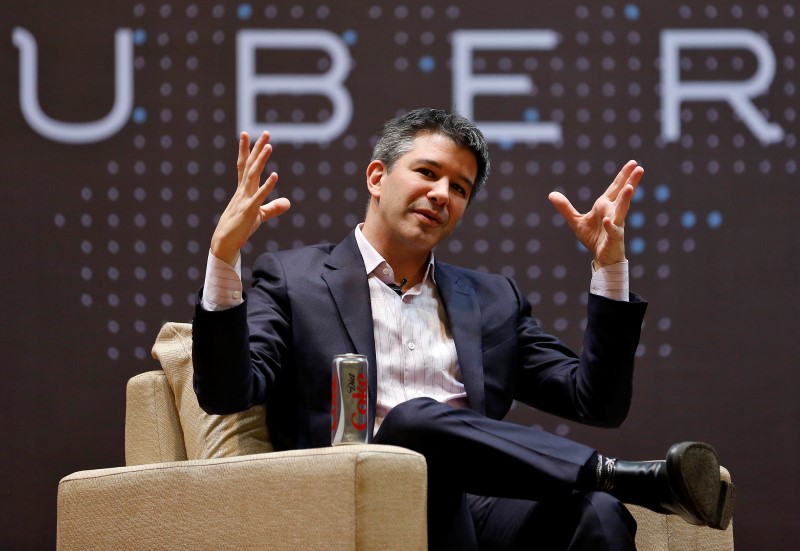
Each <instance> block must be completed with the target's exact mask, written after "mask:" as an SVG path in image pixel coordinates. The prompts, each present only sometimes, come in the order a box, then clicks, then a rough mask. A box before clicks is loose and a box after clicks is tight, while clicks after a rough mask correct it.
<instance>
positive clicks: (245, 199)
mask: <svg viewBox="0 0 800 551" xmlns="http://www.w3.org/2000/svg"><path fill="white" fill-rule="evenodd" d="M271 154H272V146H271V145H270V144H269V132H266V131H265V132H263V133H262V134H261V136H260V137H259V138H258V140H257V141H256V143H255V145H253V150H252V151H251V150H250V136H248V135H247V132H242V134H241V136H240V138H239V158H238V159H237V161H236V168H237V170H238V173H239V183H238V185H237V188H236V193H234V194H233V197H232V198H231V200H230V202H229V203H228V206H227V207H225V210H224V211H223V213H222V216H220V219H219V223H218V224H217V228H216V229H215V230H214V235H213V236H212V238H211V253H212V254H213V255H214V256H216V257H217V258H219V259H220V260H223V261H225V262H227V263H228V264H230V265H231V266H233V265H234V264H236V260H237V259H238V258H239V254H240V253H239V251H240V250H241V248H242V247H243V246H244V244H245V243H246V242H247V240H248V239H249V238H250V236H251V235H253V233H255V231H256V230H257V229H258V227H259V226H260V225H261V224H263V223H264V222H266V221H267V220H269V219H270V218H273V217H275V216H280V215H281V214H283V213H284V212H286V211H287V210H289V207H290V206H291V204H290V203H289V200H288V199H286V198H285V197H279V198H278V199H275V200H273V201H270V202H269V203H267V204H266V205H265V204H264V201H266V200H267V196H268V195H269V194H270V193H271V192H272V189H273V188H274V187H275V184H276V182H277V181H278V174H277V173H275V172H273V173H271V174H270V175H269V177H268V178H267V179H266V181H265V182H264V183H263V184H261V185H259V180H260V178H261V173H262V172H263V171H264V167H265V166H266V164H267V160H268V159H269V156H270V155H271Z"/></svg>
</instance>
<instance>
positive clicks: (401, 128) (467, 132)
mask: <svg viewBox="0 0 800 551" xmlns="http://www.w3.org/2000/svg"><path fill="white" fill-rule="evenodd" d="M423 132H431V133H434V134H441V135H442V136H445V137H447V138H450V139H451V140H453V142H454V143H455V144H456V145H457V146H458V147H460V148H463V149H468V150H469V151H471V152H472V154H473V155H474V156H475V160H476V161H477V164H478V174H477V175H476V176H475V182H474V184H473V189H472V193H471V194H470V200H471V199H472V198H473V197H475V194H476V193H477V192H479V191H480V190H481V188H483V186H484V185H485V184H486V179H487V178H488V177H489V166H490V163H489V147H488V146H487V145H486V140H485V139H484V137H483V134H482V133H481V131H480V130H478V127H477V126H475V124H474V123H473V122H472V121H470V120H468V119H466V118H464V117H462V116H461V115H457V114H455V113H452V112H450V111H445V110H443V109H433V108H429V107H426V108H422V109H415V110H413V111H409V112H408V113H406V114H405V115H401V116H399V117H397V118H394V119H392V120H390V121H388V122H387V123H386V124H385V125H384V126H383V130H381V134H380V137H379V138H378V142H377V143H376V144H375V148H374V149H373V150H372V160H373V161H381V162H382V163H383V164H385V165H386V168H387V169H388V170H391V169H392V168H393V167H394V165H395V163H396V162H397V160H398V159H399V158H400V157H402V156H403V155H405V154H406V153H408V152H409V151H411V149H412V147H413V142H414V138H416V137H417V135H418V134H420V133H423Z"/></svg>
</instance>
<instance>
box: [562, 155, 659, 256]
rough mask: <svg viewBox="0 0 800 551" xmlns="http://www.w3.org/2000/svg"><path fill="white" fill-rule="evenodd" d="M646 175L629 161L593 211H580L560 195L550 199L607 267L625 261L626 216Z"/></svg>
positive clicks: (582, 241)
mask: <svg viewBox="0 0 800 551" xmlns="http://www.w3.org/2000/svg"><path fill="white" fill-rule="evenodd" d="M643 174H644V169H643V168H642V167H640V166H638V165H637V163H636V161H628V162H627V163H626V164H625V165H624V166H623V167H622V170H620V172H619V174H617V176H616V178H614V181H613V182H611V185H610V186H609V187H608V189H607V190H606V191H605V193H603V195H601V196H600V197H599V198H598V199H597V201H595V203H594V205H592V208H591V210H589V212H586V213H584V214H581V213H580V212H578V211H577V210H576V209H575V207H573V206H572V203H570V202H569V200H568V199H567V198H566V197H565V196H564V195H563V194H561V193H558V192H553V193H551V194H550V196H549V199H550V202H551V203H552V204H553V206H554V207H555V208H556V210H557V211H558V212H559V213H560V214H561V215H562V216H563V217H564V219H565V220H566V221H567V224H569V227H570V228H572V231H573V232H574V233H575V237H576V238H577V239H578V241H580V242H581V244H583V246H584V247H586V248H587V249H588V250H589V251H590V252H591V253H592V254H593V255H594V259H595V261H596V262H597V263H598V264H599V265H600V266H604V265H607V264H614V263H617V262H622V261H623V260H625V239H624V236H625V230H624V228H625V217H626V216H627V215H628V209H629V208H630V203H631V199H632V198H633V194H634V193H635V191H636V187H637V186H638V185H639V181H640V180H641V178H642V175H643Z"/></svg>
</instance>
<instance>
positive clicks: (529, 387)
mask: <svg viewBox="0 0 800 551" xmlns="http://www.w3.org/2000/svg"><path fill="white" fill-rule="evenodd" d="M268 142H269V134H268V133H267V132H264V133H263V134H262V135H261V136H260V137H259V138H258V140H257V141H256V142H255V144H254V145H253V147H252V150H251V148H250V141H249V137H248V136H247V134H242V136H241V141H240V144H239V159H238V164H237V168H238V187H237V189H236V192H235V193H234V195H233V198H232V199H231V201H230V203H229V204H228V206H227V208H226V209H225V211H224V212H223V214H222V216H221V218H220V220H219V223H218V225H217V228H216V230H215V232H214V235H213V237H212V240H211V248H210V254H209V260H208V268H207V274H206V283H205V286H204V289H203V290H202V291H201V293H200V295H199V297H198V304H197V307H196V312H195V318H194V325H193V335H194V349H193V357H194V366H195V374H194V384H195V391H196V393H197V397H198V400H199V402H200V405H201V406H202V407H203V408H204V409H205V410H206V411H208V412H210V413H218V414H224V413H230V412H235V411H240V410H244V409H246V408H249V407H251V406H253V405H255V404H260V403H266V406H267V412H268V413H267V419H268V423H269V430H270V434H271V436H272V440H273V444H274V446H275V449H278V450H285V449H297V448H307V447H319V446H327V445H330V427H331V417H330V415H331V406H330V397H331V386H330V384H331V383H330V381H331V378H330V372H331V361H332V359H333V357H334V356H335V355H338V354H343V353H357V354H362V355H364V356H366V357H367V358H368V359H369V375H370V376H369V389H368V401H369V412H370V418H369V428H368V430H369V434H370V435H371V441H372V442H375V443H383V444H393V445H399V446H404V447H407V448H410V449H412V450H416V451H418V452H419V453H421V454H423V455H424V456H425V458H426V461H427V463H428V483H429V498H428V499H429V505H428V516H429V519H428V537H429V543H430V548H431V549H434V550H436V549H460V550H463V549H478V548H481V549H517V548H529V549H533V548H536V549H571V550H575V549H591V550H602V549H609V550H612V549H613V550H620V549H634V548H635V547H634V536H635V531H636V526H635V522H634V521H633V519H632V517H631V516H630V514H629V513H628V512H627V510H626V509H625V507H624V506H622V505H621V502H627V503H635V504H639V505H643V506H645V507H648V508H650V509H653V510H656V511H660V512H664V513H673V514H678V515H680V516H681V517H682V518H683V519H685V520H686V521H687V522H690V523H693V524H698V525H709V526H712V527H715V528H724V527H725V526H726V525H727V523H728V522H729V520H730V514H731V507H730V506H727V501H729V500H731V499H732V494H733V492H732V490H733V489H732V488H731V487H729V486H728V485H726V484H723V483H721V482H720V479H719V463H718V460H717V456H716V454H715V452H714V450H713V449H712V448H711V447H710V446H708V445H706V444H702V443H682V444H677V445H675V446H673V447H672V448H671V449H670V450H669V451H668V454H667V458H666V460H665V461H653V462H635V461H622V460H617V459H615V458H611V457H607V456H604V455H601V454H600V453H598V452H597V451H596V450H594V449H592V448H590V447H588V446H585V445H583V444H579V443H577V442H573V441H570V440H568V439H565V438H561V437H559V436H556V435H553V434H549V433H547V432H545V431H542V430H537V429H533V428H529V427H523V426H519V425H516V424H512V423H508V422H504V421H502V420H501V419H502V418H503V417H504V416H505V415H506V413H508V410H509V408H510V407H511V403H512V401H513V400H514V399H516V400H519V401H521V402H524V403H526V404H529V405H531V406H533V407H535V408H538V409H541V410H544V411H547V412H550V413H553V414H556V415H560V416H562V417H565V418H567V419H571V420H575V421H579V422H581V423H586V424H590V425H595V426H606V427H616V426H618V425H619V424H620V423H622V421H623V420H624V419H625V417H626V415H627V412H628V409H629V405H630V401H631V392H632V376H633V360H634V353H635V351H636V347H637V345H638V340H639V333H640V328H641V324H642V320H643V317H644V311H645V308H646V303H645V302H644V301H643V300H642V299H641V298H640V297H639V296H637V295H635V294H632V293H629V291H628V271H627V261H626V258H625V246H624V229H623V226H624V221H625V217H626V215H627V212H628V208H629V206H630V202H631V198H632V197H633V194H634V192H635V190H636V187H637V185H638V184H639V181H640V179H641V177H642V174H643V172H644V170H643V169H642V168H641V167H640V166H638V165H637V163H636V162H635V161H630V162H628V163H626V164H625V165H624V166H623V167H622V169H621V171H620V172H619V174H618V175H617V176H616V178H615V179H614V181H613V182H612V183H611V185H610V186H609V187H608V189H607V190H606V192H605V193H604V194H603V195H602V196H601V197H600V198H599V199H598V200H597V201H596V202H595V204H594V206H593V208H592V209H591V210H590V211H589V212H588V213H585V214H581V213H579V212H577V211H576V210H575V209H574V208H573V206H572V205H571V204H570V202H569V201H568V200H567V199H566V197H564V196H563V195H561V194H559V193H552V194H551V195H550V201H551V202H552V203H553V205H554V206H555V208H556V209H557V211H558V212H559V213H560V214H561V215H563V216H564V217H565V218H566V220H567V222H568V224H569V226H570V227H571V228H572V230H573V231H574V232H575V235H576V236H577V238H578V239H579V241H580V242H581V243H582V244H583V245H584V246H586V248H587V249H588V250H589V251H590V252H591V253H592V254H593V266H592V272H593V275H592V282H591V293H590V296H589V301H588V317H587V327H586V332H585V336H584V346H583V350H582V352H581V353H580V354H576V353H574V352H572V351H571V350H570V349H569V348H568V347H567V346H566V345H564V344H563V343H561V342H560V341H559V340H558V339H556V338H555V337H552V336H550V335H547V334H546V333H544V332H543V330H542V329H541V328H540V327H539V325H538V324H537V323H536V322H535V321H534V320H533V319H532V317H531V305H530V304H529V303H528V301H527V300H526V299H525V297H524V295H523V294H522V293H521V292H520V290H519V289H518V287H517V285H516V284H515V283H514V281H512V280H511V279H509V278H506V277H502V276H498V275H489V274H483V273H479V272H476V271H472V270H468V269H464V268H460V267H457V266H452V265H448V264H446V263H444V262H440V261H438V260H435V259H434V252H433V250H434V247H435V246H436V245H437V244H438V243H439V242H440V241H441V240H442V239H444V238H445V237H446V236H448V235H449V234H450V233H451V232H452V231H453V230H454V229H455V228H456V226H457V225H458V223H459V221H460V220H461V218H462V216H463V215H464V212H465V210H466V208H467V207H468V205H469V202H470V199H471V198H473V197H474V196H475V194H476V193H477V192H478V191H479V190H480V189H481V187H482V186H483V185H484V184H485V182H486V179H487V176H488V173H489V154H488V148H487V146H486V143H485V141H484V139H483V136H482V134H481V133H480V131H479V130H478V129H477V128H476V127H475V125H474V124H472V123H471V122H470V121H468V120H466V119H464V118H463V117H460V116H458V115H455V114H453V113H449V112H446V111H442V110H437V109H419V110H415V111H412V112H410V113H408V114H406V115H403V116H401V117H398V118H396V119H393V120H391V121H389V122H387V123H386V125H385V126H384V128H383V131H382V133H381V136H380V139H379V141H378V142H377V144H376V146H375V149H374V151H373V155H372V161H371V162H370V163H369V165H368V166H367V169H366V185H367V190H368V192H369V195H370V198H369V205H368V208H367V213H366V217H365V220H364V222H363V223H362V224H359V225H358V226H357V227H356V228H354V229H353V231H352V232H350V233H349V234H348V235H347V236H346V237H345V239H344V240H343V241H342V242H341V243H339V244H338V245H331V244H324V245H317V246H312V247H303V248H300V249H295V250H288V251H282V252H278V253H274V254H273V253H268V254H264V255H262V256H261V257H259V258H258V260H257V261H256V263H255V267H254V269H253V280H254V281H253V288H252V290H250V291H249V292H248V293H247V296H245V295H244V294H243V293H242V283H241V276H240V268H239V266H240V262H241V257H240V250H241V248H242V246H243V245H244V244H245V243H246V241H247V240H248V239H249V238H250V236H251V235H252V234H253V232H255V231H256V230H257V229H258V228H259V226H260V225H261V224H262V223H263V222H265V221H266V220H268V219H269V218H271V217H273V216H279V215H280V214H282V213H284V212H285V211H286V210H287V209H288V208H289V201H288V200H286V199H285V198H278V199H275V200H273V201H270V202H268V203H266V204H265V202H266V200H267V196H268V195H269V193H270V192H271V191H272V189H273V187H274V186H275V183H276V182H277V179H278V176H277V174H275V173H272V174H270V175H269V177H268V178H267V179H266V181H265V182H264V183H263V184H261V173H262V172H263V170H264V167H265V166H266V162H267V159H268V158H269V156H270V154H271V152H272V147H271V146H270V145H269V143H268Z"/></svg>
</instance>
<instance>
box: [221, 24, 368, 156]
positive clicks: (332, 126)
mask: <svg viewBox="0 0 800 551" xmlns="http://www.w3.org/2000/svg"><path fill="white" fill-rule="evenodd" d="M258 49H275V50H280V49H284V50H288V49H299V50H309V49H319V50H323V51H325V52H326V53H327V54H328V55H329V56H330V58H331V67H330V70H328V71H327V72H326V73H321V74H318V75H316V74H315V75H293V74H272V75H269V76H259V75H257V74H256V72H255V71H256V51H257V50H258ZM350 65H351V58H350V53H349V51H348V50H347V46H346V45H345V44H344V42H343V41H342V40H341V39H340V38H339V37H338V36H336V35H335V34H334V33H331V32H329V31H323V30H291V31H287V30H283V31H281V30H278V31H261V30H245V31H240V32H239V33H238V35H237V37H236V86H237V89H236V97H237V102H236V103H237V122H238V125H239V129H240V130H244V131H247V132H249V133H250V134H251V135H255V134H260V133H261V130H262V129H263V126H264V124H263V123H259V122H258V118H257V116H256V112H255V110H256V98H257V97H258V96H259V95H282V94H291V95H300V94H315V95H320V96H325V97H327V98H328V99H329V100H330V101H331V104H332V106H333V109H332V110H331V116H330V118H329V119H328V120H327V121H325V122H321V123H270V125H269V129H270V134H271V136H272V137H271V138H270V139H271V141H272V142H278V141H282V142H318V143H319V142H327V141H330V140H332V139H334V138H336V137H338V136H339V135H341V134H342V133H343V132H344V131H345V130H346V129H347V127H348V126H349V125H350V120H351V119H352V114H353V100H352V98H351V97H350V93H349V92H348V91H347V88H345V86H344V81H345V79H346V78H347V75H348V73H349V72H350Z"/></svg>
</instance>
